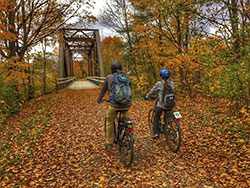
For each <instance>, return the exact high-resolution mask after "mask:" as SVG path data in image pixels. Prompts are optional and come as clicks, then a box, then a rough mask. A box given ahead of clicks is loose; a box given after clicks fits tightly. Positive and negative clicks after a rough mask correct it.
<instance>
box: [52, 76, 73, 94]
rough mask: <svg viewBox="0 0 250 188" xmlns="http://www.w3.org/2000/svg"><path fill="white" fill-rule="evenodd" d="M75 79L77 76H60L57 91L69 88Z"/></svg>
mask: <svg viewBox="0 0 250 188" xmlns="http://www.w3.org/2000/svg"><path fill="white" fill-rule="evenodd" d="M74 81H75V77H67V78H58V79H57V83H56V91H60V90H64V89H67V88H68V87H69V86H70V85H71V84H72V83H73V82H74Z"/></svg>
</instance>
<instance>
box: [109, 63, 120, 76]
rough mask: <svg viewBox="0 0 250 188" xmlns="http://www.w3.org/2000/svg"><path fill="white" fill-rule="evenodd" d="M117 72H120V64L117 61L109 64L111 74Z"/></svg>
mask: <svg viewBox="0 0 250 188" xmlns="http://www.w3.org/2000/svg"><path fill="white" fill-rule="evenodd" d="M118 70H120V71H122V64H121V63H120V62H119V61H113V62H112V64H111V72H112V74H113V73H115V72H117V71H118Z"/></svg>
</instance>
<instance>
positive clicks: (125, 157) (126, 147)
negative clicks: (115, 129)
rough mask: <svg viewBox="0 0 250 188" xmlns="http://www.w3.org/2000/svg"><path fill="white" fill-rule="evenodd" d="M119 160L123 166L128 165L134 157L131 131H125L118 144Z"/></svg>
mask: <svg viewBox="0 0 250 188" xmlns="http://www.w3.org/2000/svg"><path fill="white" fill-rule="evenodd" d="M119 147H120V148H119V150H120V156H121V161H122V163H123V165H124V166H125V167H129V166H130V165H131V164H132V162H133V158H134V141H133V135H132V133H130V132H128V131H125V132H124V135H123V136H122V138H121V142H120V144H119Z"/></svg>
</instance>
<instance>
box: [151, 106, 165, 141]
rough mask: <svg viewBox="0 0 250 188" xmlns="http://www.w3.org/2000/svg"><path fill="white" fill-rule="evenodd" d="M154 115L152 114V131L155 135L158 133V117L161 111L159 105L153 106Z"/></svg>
mask: <svg viewBox="0 0 250 188" xmlns="http://www.w3.org/2000/svg"><path fill="white" fill-rule="evenodd" d="M154 110H155V115H154V126H153V133H154V135H155V137H156V136H158V135H159V132H160V130H159V124H160V118H161V114H162V111H163V109H162V108H160V107H157V106H156V107H155V109H154Z"/></svg>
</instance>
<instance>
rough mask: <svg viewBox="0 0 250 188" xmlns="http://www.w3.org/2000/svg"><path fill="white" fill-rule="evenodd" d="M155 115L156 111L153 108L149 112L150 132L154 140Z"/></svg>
mask: <svg viewBox="0 0 250 188" xmlns="http://www.w3.org/2000/svg"><path fill="white" fill-rule="evenodd" d="M154 115H155V111H154V109H153V108H152V109H150V110H149V112H148V128H149V131H150V136H151V138H153V136H154V133H153V124H154Z"/></svg>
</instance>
